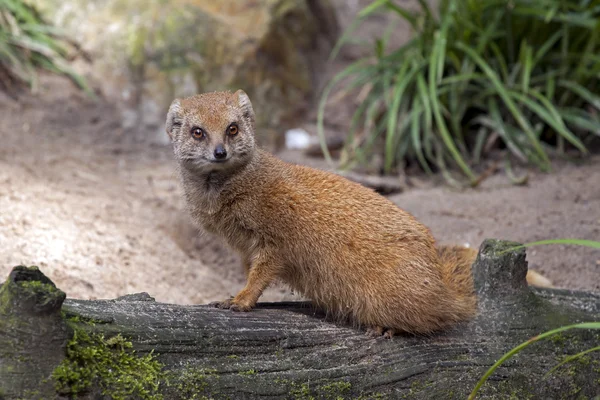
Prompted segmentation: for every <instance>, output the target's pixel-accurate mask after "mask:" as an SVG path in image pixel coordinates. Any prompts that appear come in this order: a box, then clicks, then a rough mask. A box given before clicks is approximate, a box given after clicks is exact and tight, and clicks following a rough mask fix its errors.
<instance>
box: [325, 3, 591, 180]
mask: <svg viewBox="0 0 600 400" xmlns="http://www.w3.org/2000/svg"><path fill="white" fill-rule="evenodd" d="M438 3H439V9H438V10H437V12H436V11H435V10H432V9H430V7H429V6H428V4H427V2H426V1H425V0H419V4H420V6H421V10H420V12H413V11H410V10H409V9H407V8H404V7H401V6H399V5H397V4H396V3H395V2H394V1H393V0H377V1H374V2H373V3H372V4H371V5H369V6H367V7H366V8H364V9H363V10H362V11H361V12H360V13H359V15H358V17H357V20H356V21H355V23H354V24H353V26H351V28H350V29H349V31H348V32H346V33H345V34H344V35H343V36H342V38H341V39H340V42H339V43H338V46H337V48H336V49H335V50H334V54H333V56H335V54H336V53H337V51H338V50H339V48H340V47H341V46H343V45H344V44H346V43H348V42H349V41H350V40H351V39H350V38H351V37H352V32H353V30H354V29H356V27H357V26H359V25H360V23H361V22H362V21H363V20H364V19H365V18H366V17H368V16H370V15H372V14H373V13H374V12H376V11H380V10H382V9H384V10H386V11H387V12H389V13H393V14H396V15H398V16H399V17H401V18H402V19H403V20H405V21H406V22H408V23H409V24H410V26H411V28H412V29H413V31H414V36H413V37H412V39H411V40H409V41H408V42H407V43H406V44H404V45H402V46H400V47H399V48H396V49H393V50H392V51H390V52H386V48H387V47H388V36H387V35H384V36H383V37H381V38H380V39H378V40H377V41H376V43H375V46H374V47H375V48H374V53H375V54H374V56H373V57H371V58H368V59H367V58H365V59H360V60H358V61H357V62H355V63H354V64H352V65H350V66H349V67H347V68H346V69H345V70H343V71H341V72H340V73H339V74H338V75H336V76H335V77H334V79H333V80H332V81H331V82H330V83H329V85H328V86H327V87H326V88H325V90H324V93H323V95H322V98H321V102H320V105H319V115H318V125H319V134H320V136H321V139H322V145H323V151H324V152H325V154H326V157H327V158H328V159H329V160H331V158H330V155H329V153H328V152H327V149H326V148H325V145H324V140H323V138H324V135H323V119H324V113H325V107H326V104H327V98H328V96H329V94H330V92H331V90H332V89H333V87H334V86H335V85H337V84H338V83H339V82H343V84H344V90H345V92H346V93H350V92H354V91H359V95H358V96H357V97H358V98H359V102H360V105H359V106H358V108H357V110H356V112H355V113H354V116H353V118H352V123H351V128H350V134H349V136H348V138H347V142H346V147H345V151H344V154H343V158H342V160H341V161H342V164H343V165H345V166H352V165H355V164H356V163H367V162H368V161H369V160H370V159H371V158H372V156H373V155H374V154H381V155H382V156H383V159H384V171H385V172H386V173H390V172H391V171H392V170H393V169H394V168H395V167H397V166H398V165H400V164H401V163H402V162H404V161H405V160H415V161H418V163H419V164H420V165H421V166H422V168H423V169H424V170H425V171H428V172H431V171H432V167H434V168H438V169H439V170H441V171H442V172H443V173H444V174H445V176H446V177H447V178H448V179H450V180H452V178H451V176H450V174H449V173H448V170H449V168H450V164H449V163H452V164H453V165H454V166H457V167H458V168H459V169H460V171H462V173H463V174H464V175H465V176H466V177H467V178H468V179H469V181H470V183H471V184H476V183H477V182H478V179H477V177H476V175H475V173H474V172H473V170H472V168H471V166H472V165H477V164H478V163H479V162H480V160H481V158H482V156H483V155H485V152H486V149H489V148H491V146H493V145H494V143H497V142H498V141H500V142H502V145H503V146H505V147H506V149H507V150H508V151H507V168H510V164H509V160H510V158H516V159H518V160H520V161H522V162H527V163H530V164H533V165H536V166H537V167H539V168H540V169H542V170H549V168H550V161H549V157H548V149H549V148H551V147H553V146H554V148H556V150H557V151H558V152H559V153H563V152H564V151H565V150H566V149H567V148H568V147H569V148H573V149H577V150H578V151H579V152H580V153H582V154H585V153H586V152H587V150H586V144H587V143H586V142H587V141H589V140H591V139H592V138H593V137H594V136H595V135H600V119H599V118H598V110H600V96H598V95H597V94H596V93H598V90H600V56H599V55H598V54H600V41H599V40H598V39H599V38H598V36H599V34H600V1H598V0H564V1H562V0H561V1H559V0H512V1H474V0H440V1H439V2H438ZM438 15H439V17H438ZM509 172H510V171H509Z"/></svg>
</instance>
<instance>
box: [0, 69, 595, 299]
mask: <svg viewBox="0 0 600 400" xmlns="http://www.w3.org/2000/svg"><path fill="white" fill-rule="evenodd" d="M0 113H1V115H2V118H1V122H0V135H1V138H2V142H1V146H0V276H1V277H5V276H7V274H8V273H9V271H10V269H11V267H12V266H14V265H18V264H27V265H38V266H40V268H42V270H43V272H44V273H46V274H47V275H48V276H49V277H50V278H51V279H52V280H53V281H54V282H55V283H56V284H57V285H58V286H59V287H60V288H62V289H63V290H65V291H66V292H67V294H68V296H70V297H73V298H89V299H94V298H114V297H116V296H120V295H123V294H126V293H132V292H140V291H146V292H149V293H150V294H151V295H152V296H155V297H156V298H157V300H160V301H165V302H175V303H204V302H208V301H212V300H218V299H222V298H223V297H225V296H229V295H232V294H235V293H236V291H237V290H239V289H240V288H241V287H242V285H243V282H244V275H243V272H242V268H241V266H240V265H239V260H238V258H237V256H236V255H234V254H233V253H232V252H231V251H230V250H229V249H228V248H227V247H225V246H224V245H223V244H221V242H220V240H219V239H217V238H214V237H211V236H208V235H206V234H200V233H199V232H198V231H197V230H196V229H195V228H194V227H193V226H192V224H191V222H190V221H189V219H188V217H187V214H186V212H185V210H184V208H183V203H182V199H181V191H180V187H179V183H178V180H177V177H176V175H175V169H174V163H173V160H172V157H171V153H170V149H169V147H168V146H163V145H157V144H152V143H151V142H150V141H148V140H144V139H140V138H138V139H134V138H133V137H132V136H130V135H126V134H124V133H123V132H122V131H121V130H120V128H119V123H118V116H117V115H116V112H115V110H114V109H113V108H112V106H111V105H110V104H107V103H106V102H99V103H94V102H92V101H90V100H88V99H86V98H84V96H83V95H81V94H80V93H78V92H77V91H75V90H74V89H72V87H71V86H70V84H69V83H68V82H66V81H64V80H62V79H59V78H48V77H46V78H44V79H43V80H42V92H41V94H40V95H39V96H37V97H33V96H24V97H22V98H21V99H20V101H19V102H14V101H12V100H10V99H7V98H0ZM283 157H284V158H288V159H289V158H296V159H298V155H297V154H283ZM305 161H306V162H309V163H314V162H313V161H311V160H309V159H305ZM422 186H423V187H421V188H414V189H410V190H408V191H406V192H404V193H401V194H398V195H394V196H392V197H391V199H392V200H393V201H394V202H396V203H397V204H398V205H399V206H401V207H403V208H404V209H406V210H408V211H410V212H411V213H413V214H414V215H415V216H417V217H418V218H419V219H421V220H422V221H423V222H424V223H425V224H427V225H428V226H429V227H431V229H432V231H433V233H434V235H435V236H436V237H437V238H438V239H439V240H440V241H441V242H444V243H469V244H470V245H472V246H479V244H480V243H481V241H482V240H483V239H484V238H487V237H494V238H505V239H511V240H517V241H534V240H540V239H547V238H568V237H570V238H581V239H595V240H598V239H599V238H600V157H599V156H594V157H592V158H591V159H589V161H588V162H586V163H583V164H581V165H575V164H560V163H558V164H557V165H556V167H555V172H554V173H553V174H552V175H545V174H536V173H533V175H532V176H531V179H530V184H529V185H527V186H520V187H518V186H511V185H510V184H509V183H508V179H506V177H504V176H502V174H499V175H498V176H494V177H492V178H490V179H488V180H487V181H485V182H484V184H483V185H482V187H480V188H478V189H475V190H468V191H464V192H457V191H453V190H451V189H449V188H448V187H445V186H443V185H435V184H432V183H427V184H425V185H422ZM528 254H529V255H528V258H529V260H530V264H531V266H533V267H534V268H535V269H537V270H539V271H540V272H542V273H543V274H545V275H546V276H548V277H549V278H550V279H551V280H553V281H554V282H555V284H556V285H557V286H560V287H567V288H573V289H591V290H598V289H600V253H599V252H598V251H597V250H596V251H594V250H591V249H585V248H578V247H564V246H544V247H538V248H533V249H530V250H529V253H528ZM2 279H3V278H2ZM289 298H293V295H292V294H291V293H290V292H289V291H288V290H287V289H285V287H276V288H271V289H269V291H268V293H266V294H265V296H264V297H263V299H265V300H279V299H289Z"/></svg>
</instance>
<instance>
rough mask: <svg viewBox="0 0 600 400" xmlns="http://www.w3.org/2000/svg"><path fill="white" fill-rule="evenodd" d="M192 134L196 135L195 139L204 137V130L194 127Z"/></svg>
mask: <svg viewBox="0 0 600 400" xmlns="http://www.w3.org/2000/svg"><path fill="white" fill-rule="evenodd" d="M192 136H193V137H194V139H203V138H204V131H203V130H202V128H198V127H195V128H192Z"/></svg>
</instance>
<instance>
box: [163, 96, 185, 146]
mask: <svg viewBox="0 0 600 400" xmlns="http://www.w3.org/2000/svg"><path fill="white" fill-rule="evenodd" d="M182 123H183V115H182V109H181V103H180V102H179V99H175V100H173V102H172V103H171V106H170V107H169V112H168V113H167V124H166V129H167V135H169V138H170V139H171V140H173V134H174V133H175V130H177V129H179V128H180V127H181V124H182Z"/></svg>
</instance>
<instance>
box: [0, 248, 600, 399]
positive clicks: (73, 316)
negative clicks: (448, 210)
mask: <svg viewBox="0 0 600 400" xmlns="http://www.w3.org/2000/svg"><path fill="white" fill-rule="evenodd" d="M513 245H514V243H509V242H501V241H493V240H488V241H485V242H484V243H483V244H482V246H481V249H480V252H479V256H478V258H477V261H476V262H475V264H474V266H473V273H474V277H475V282H476V289H477V293H478V296H479V297H478V298H479V313H478V316H477V317H476V318H475V319H474V320H472V321H470V322H467V323H464V324H461V325H459V326H457V327H456V328H454V329H452V330H450V331H447V332H442V333H438V334H434V335H431V336H429V337H415V336H409V335H398V336H395V337H394V338H392V339H391V340H387V339H373V338H369V337H367V336H366V335H365V332H364V330H361V329H358V328H354V327H351V326H345V325H343V324H339V323H337V324H336V323H334V322H331V321H328V320H327V318H326V317H325V316H324V315H323V314H322V313H320V312H319V311H317V310H315V309H314V308H313V307H311V305H310V304H307V303H299V302H294V303H262V304H260V305H259V306H258V307H257V309H256V310H254V311H252V312H248V313H237V312H231V311H228V310H219V309H215V308H210V307H208V306H203V305H198V306H182V305H174V304H163V303H158V302H155V301H154V299H152V298H151V297H150V296H149V295H147V294H145V293H142V294H135V295H129V296H124V297H121V298H118V299H115V300H93V301H87V300H72V299H66V300H65V294H64V293H63V292H62V291H60V290H59V289H57V288H56V287H55V286H54V284H53V283H52V282H51V281H50V280H49V279H48V278H47V277H45V276H44V275H43V274H42V273H41V272H40V271H39V270H38V269H37V268H26V267H16V268H15V269H13V271H12V273H11V274H10V276H9V279H8V280H7V281H6V282H5V283H4V284H3V286H2V287H1V288H0V393H1V394H0V397H2V398H4V399H17V398H24V399H38V398H39V399H42V398H43V399H51V398H89V399H91V398H93V399H100V398H114V399H120V398H121V399H124V398H141V399H162V398H164V399H202V398H215V399H219V398H228V399H253V398H259V397H268V398H282V399H347V398H362V399H369V398H370V399H387V398H392V399H396V398H411V399H413V398H414V399H453V398H455V399H464V398H466V397H467V395H468V394H469V392H470V391H471V390H472V388H473V387H474V385H475V383H476V382H477V380H478V379H479V378H480V377H481V376H482V375H483V373H484V372H485V371H486V370H487V369H488V368H489V367H490V366H491V365H492V364H493V363H494V362H495V361H496V360H497V359H498V358H499V357H500V356H501V355H502V354H504V353H505V352H506V351H508V350H509V349H511V348H512V347H514V346H515V345H517V344H519V343H521V342H523V341H525V340H528V339H529V338H531V337H533V336H535V335H537V334H539V333H541V332H544V331H547V330H549V329H552V328H556V327H559V326H562V325H566V324H572V323H577V322H586V321H593V320H599V319H600V294H598V293H586V292H577V291H570V290H550V289H535V288H529V287H528V286H527V285H526V283H525V275H526V272H527V262H526V261H525V250H524V249H520V250H515V251H509V252H504V253H503V252H502V250H504V249H506V248H508V247H510V246H513ZM63 300H64V302H63ZM599 343H600V335H599V333H598V332H597V331H589V330H577V331H567V332H564V333H563V334H561V335H557V336H554V337H552V338H551V339H549V340H545V341H540V342H536V343H535V344H533V345H531V346H529V347H528V348H527V349H526V350H524V351H523V352H522V353H520V354H519V355H518V356H516V357H514V358H512V359H510V360H509V361H508V362H507V363H505V364H504V365H503V366H502V367H500V368H499V369H498V370H497V371H496V372H495V373H494V374H493V375H492V376H491V378H490V379H489V380H488V382H486V384H485V385H484V388H483V390H482V392H480V396H479V397H478V398H498V399H508V398H518V399H522V398H535V399H537V398H544V399H545V398H552V399H560V398H567V399H570V398H573V399H579V398H594V396H597V395H599V394H600V357H598V353H597V352H595V353H588V354H587V355H586V356H585V357H582V358H579V359H578V360H576V361H573V362H571V363H567V364H565V365H563V366H561V367H560V368H558V369H557V370H555V371H553V372H552V373H551V374H548V375H547V372H548V371H549V370H550V369H551V368H552V367H553V366H555V365H556V364H557V363H559V362H560V361H561V360H563V359H564V358H565V357H566V356H568V355H571V354H575V353H578V352H580V351H583V350H586V349H588V348H592V347H595V346H598V345H599Z"/></svg>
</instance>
